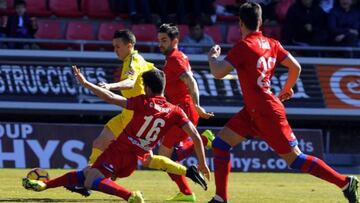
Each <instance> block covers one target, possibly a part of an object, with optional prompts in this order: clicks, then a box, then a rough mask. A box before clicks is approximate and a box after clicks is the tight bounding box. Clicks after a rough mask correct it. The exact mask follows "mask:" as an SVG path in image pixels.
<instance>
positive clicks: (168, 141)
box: [162, 101, 199, 148]
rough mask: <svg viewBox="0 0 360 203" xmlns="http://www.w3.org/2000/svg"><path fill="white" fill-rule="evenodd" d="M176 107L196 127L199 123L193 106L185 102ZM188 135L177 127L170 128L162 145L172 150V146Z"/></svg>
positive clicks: (189, 102) (190, 102)
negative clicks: (182, 111)
mask: <svg viewBox="0 0 360 203" xmlns="http://www.w3.org/2000/svg"><path fill="white" fill-rule="evenodd" d="M178 106H179V107H180V108H181V109H182V110H184V112H185V114H186V115H187V116H188V118H189V120H190V121H191V122H192V123H193V124H194V125H195V126H196V125H197V124H198V122H199V114H198V112H197V111H196V108H195V105H194V104H193V103H192V101H185V102H183V103H181V104H178ZM188 137H189V136H188V134H186V132H184V131H183V130H182V129H181V128H179V127H178V126H173V127H171V128H170V129H169V130H168V131H167V133H166V134H165V136H164V139H163V141H162V144H163V145H164V146H165V147H167V148H172V147H173V146H174V145H176V144H178V143H179V142H181V141H185V140H186V139H187V138H188Z"/></svg>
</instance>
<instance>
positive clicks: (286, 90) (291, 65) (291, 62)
mask: <svg viewBox="0 0 360 203" xmlns="http://www.w3.org/2000/svg"><path fill="white" fill-rule="evenodd" d="M281 65H283V66H285V67H287V68H288V70H289V73H288V78H287V80H286V82H285V85H284V87H283V89H282V90H281V91H280V93H279V96H278V97H279V99H280V100H281V101H285V100H288V99H290V98H291V97H292V96H293V94H294V91H293V89H292V88H293V87H294V85H295V84H296V80H297V79H298V78H299V76H300V72H301V66H300V64H299V62H298V61H297V60H296V59H295V58H294V57H293V56H292V55H291V54H288V56H287V57H286V58H285V59H284V60H283V61H281Z"/></svg>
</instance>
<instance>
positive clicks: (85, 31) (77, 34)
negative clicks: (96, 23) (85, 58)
mask: <svg viewBox="0 0 360 203" xmlns="http://www.w3.org/2000/svg"><path fill="white" fill-rule="evenodd" d="M65 39H67V40H95V39H96V38H95V34H94V30H93V25H92V23H91V22H87V21H86V22H85V21H73V22H69V23H68V25H67V28H66V34H65ZM70 47H71V48H74V49H78V48H79V46H78V45H71V46H70ZM87 48H88V49H96V48H97V46H96V45H88V46H87Z"/></svg>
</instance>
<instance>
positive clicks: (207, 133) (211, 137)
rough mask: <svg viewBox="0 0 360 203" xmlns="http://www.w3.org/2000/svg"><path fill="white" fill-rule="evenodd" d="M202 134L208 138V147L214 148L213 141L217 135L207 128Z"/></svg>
mask: <svg viewBox="0 0 360 203" xmlns="http://www.w3.org/2000/svg"><path fill="white" fill-rule="evenodd" d="M201 136H203V137H205V138H206V139H207V143H206V146H205V147H206V149H211V148H212V141H213V140H214V139H215V135H214V133H213V132H212V131H211V130H205V131H204V132H202V133H201Z"/></svg>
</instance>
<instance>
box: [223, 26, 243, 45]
mask: <svg viewBox="0 0 360 203" xmlns="http://www.w3.org/2000/svg"><path fill="white" fill-rule="evenodd" d="M240 39H241V33H240V28H239V26H238V25H231V26H229V28H228V31H227V35H226V43H229V44H235V43H236V42H237V41H239V40H240Z"/></svg>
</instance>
